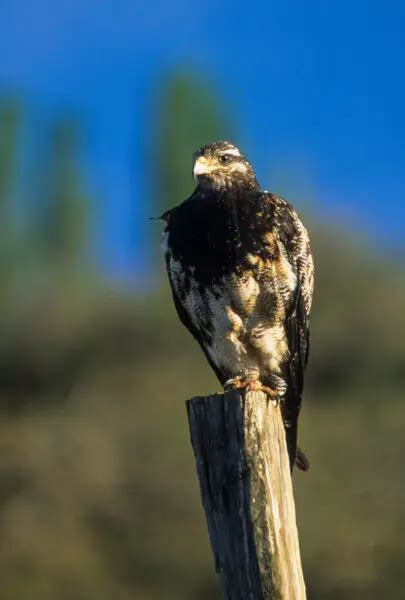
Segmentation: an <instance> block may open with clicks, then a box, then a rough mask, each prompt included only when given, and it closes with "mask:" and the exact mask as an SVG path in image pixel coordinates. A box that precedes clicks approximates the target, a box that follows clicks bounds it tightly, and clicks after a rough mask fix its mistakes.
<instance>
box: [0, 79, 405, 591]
mask: <svg viewBox="0 0 405 600" xmlns="http://www.w3.org/2000/svg"><path fill="white" fill-rule="evenodd" d="M194 86H195V84H194V83H193V82H191V80H188V81H185V80H184V79H183V78H180V79H178V78H177V77H175V78H174V79H173V81H169V82H168V91H167V95H166V101H165V104H164V105H163V106H162V107H161V113H162V114H161V115H160V117H161V119H163V122H166V126H165V127H164V128H163V129H162V131H164V132H165V135H164V136H162V148H161V151H162V154H161V156H162V157H163V158H162V159H161V163H160V190H161V193H160V199H159V201H157V203H158V204H159V203H160V205H159V207H158V208H159V209H164V208H165V207H166V206H167V207H168V206H170V205H172V204H173V203H175V202H177V201H179V200H181V198H182V197H183V196H184V194H186V193H187V192H188V187H187V186H188V182H187V183H185V175H184V168H185V167H184V165H185V162H184V161H186V162H187V164H188V165H189V164H190V162H191V161H190V151H191V150H193V149H194V148H195V147H196V146H198V145H199V144H201V143H202V142H203V141H206V139H207V137H206V135H208V132H209V131H211V130H210V129H209V127H208V124H207V128H206V129H204V126H205V121H204V119H207V120H208V121H209V123H211V124H213V123H215V122H216V121H215V118H214V117H211V116H209V115H211V114H216V111H218V114H219V112H220V109H217V108H216V104H215V103H216V100H215V97H214V94H213V93H211V92H207V97H210V98H211V101H210V102H211V106H212V112H211V108H207V107H205V104H204V102H203V103H202V104H203V105H202V106H201V107H200V108H198V110H197V113H195V112H194V111H195V107H196V104H195V103H196V102H197V99H198V98H199V94H200V91H201V90H199V91H198V93H197V92H195V93H193V90H194ZM205 108H206V111H207V112H204V110H205ZM15 110H16V109H15ZM10 114H18V113H17V112H15V113H14V112H13V110H11V113H10ZM207 114H208V116H207ZM13 118H15V117H13ZM195 122H198V123H199V125H198V127H197V126H196V127H197V129H195V130H194V129H193V127H194V126H195ZM2 123H3V121H2V117H1V118H0V128H1V127H3V125H2ZM210 127H211V125H210ZM215 127H216V125H215ZM215 127H214V126H213V129H212V137H216V136H217V130H216V128H215ZM10 129H11V130H12V131H14V134H13V135H12V136H11V138H10V141H9V143H7V144H5V146H4V148H3V146H2V145H1V144H0V148H1V150H0V162H1V163H2V164H0V174H1V175H0V177H1V178H3V179H2V181H4V182H7V183H6V184H3V183H1V186H2V187H1V190H3V191H2V193H3V194H4V195H5V196H7V197H8V195H9V191H8V190H11V189H12V183H13V178H14V174H13V173H14V172H15V171H14V169H15V166H13V165H14V160H11V159H10V152H12V155H13V156H14V152H15V150H14V149H13V148H15V143H16V142H15V138H14V136H17V131H18V128H17V127H16V126H14V125H13V127H11V128H9V129H7V131H10ZM218 131H220V132H221V131H222V129H221V128H220V129H219V130H218ZM177 132H178V135H177ZM210 135H211V134H210ZM220 137H224V136H222V135H221V136H220ZM78 140H80V130H78V129H77V125H75V126H74V127H73V128H71V126H70V125H67V122H65V121H64V122H63V123H62V122H61V124H60V125H57V126H56V127H55V129H54V130H53V131H52V132H51V134H50V140H49V148H51V149H52V150H50V153H49V157H48V158H46V160H44V165H47V166H46V169H48V171H47V172H48V174H49V178H48V179H47V182H48V184H49V188H48V193H46V194H44V200H43V204H41V206H40V209H41V210H43V211H44V214H43V217H44V218H39V219H38V221H37V223H38V224H41V225H40V226H41V227H43V224H46V225H45V231H44V230H43V229H39V231H40V233H39V235H40V236H41V238H42V240H43V241H44V242H45V241H46V243H44V244H43V246H42V247H43V249H44V250H43V252H42V253H41V259H40V262H38V267H37V271H36V272H35V273H34V274H31V275H30V277H28V276H27V277H26V279H25V280H24V281H23V282H21V281H20V283H19V285H18V286H15V285H14V286H12V285H10V281H9V280H8V279H3V288H2V296H1V299H2V301H1V304H0V306H1V313H0V323H1V331H2V335H1V337H0V410H1V419H0V440H1V442H0V445H1V452H0V575H1V581H2V584H1V588H2V592H1V598H2V599H4V600H28V599H30V600H31V599H32V598H41V599H43V600H55V599H58V600H91V599H93V598H97V600H100V599H105V600H110V599H112V598H120V599H122V600H127V599H128V600H130V599H131V600H133V599H134V598H136V599H137V600H158V599H159V600H161V599H164V600H171V599H173V600H174V599H176V600H178V599H192V600H206V599H211V598H213V599H214V598H219V588H218V583H217V579H216V576H215V574H214V572H213V563H212V557H211V553H210V549H209V544H208V537H207V532H206V527H205V523H204V516H203V511H202V508H201V504H200V499H199V491H198V485H197V481H196V475H195V470H194V464H193V455H192V450H191V446H190V443H189V439H188V428H187V424H186V412H185V406H184V400H185V399H187V398H188V397H191V396H193V395H196V394H205V393H209V392H211V391H214V390H218V389H219V386H218V383H217V382H216V380H215V378H214V376H213V375H212V373H211V372H210V370H209V367H208V366H207V365H206V363H205V359H204V358H203V356H202V355H201V352H200V351H199V349H198V348H197V346H196V344H195V343H194V342H193V340H192V339H190V336H189V335H188V334H187V332H186V331H185V330H184V329H183V328H182V327H181V326H180V324H179V322H178V319H177V317H176V315H175V311H174V308H173V305H172V300H171V298H170V294H169V291H168V285H167V282H166V281H163V280H159V285H157V287H156V290H155V292H154V293H153V294H152V293H147V292H146V291H145V292H141V291H138V293H137V294H134V293H130V292H128V291H125V290H122V289H120V288H119V287H117V286H113V285H112V283H111V282H105V284H103V285H100V283H98V284H97V285H89V282H88V281H86V280H85V278H83V279H82V280H79V284H78V283H77V281H76V280H75V281H73V278H72V277H71V269H70V266H72V265H75V269H77V268H79V269H80V265H82V264H83V262H84V261H81V260H78V257H82V256H83V255H84V254H85V247H86V244H87V243H88V241H89V240H88V238H89V236H90V233H91V231H90V232H89V229H88V223H89V221H91V205H90V204H89V202H88V195H87V194H86V193H83V191H82V190H83V187H82V185H83V184H82V179H81V177H82V175H80V173H81V168H82V165H81V163H80V162H79V158H78V157H79V154H78V152H79V150H78V148H79V146H78V144H79V142H78ZM165 157H166V158H165ZM12 174H13V176H12ZM183 186H186V187H183ZM186 188H187V189H186ZM4 190H6V191H4ZM165 190H167V194H166V193H165ZM286 191H287V192H288V190H286ZM291 200H292V201H294V200H295V199H294V198H291ZM297 200H299V199H297ZM4 203H5V198H0V205H3V204H4ZM295 203H296V204H297V207H298V208H305V207H300V206H299V202H295ZM4 219H6V217H4ZM306 220H307V221H308V223H309V228H310V231H311V235H312V238H313V244H314V251H315V257H316V265H317V286H316V295H315V302H314V312H313V319H312V354H311V360H310V366H309V371H308V385H307V388H306V394H305V402H304V408H303V411H302V417H301V428H300V444H301V446H302V447H303V448H304V449H305V451H306V452H307V454H308V456H309V457H310V459H311V464H312V468H311V470H310V471H309V473H308V474H306V475H303V474H300V473H295V474H294V486H295V492H296V498H297V511H298V521H299V529H300V541H301V548H302V554H303V561H304V571H305V575H306V581H307V586H308V589H309V597H310V598H311V599H312V600H318V599H319V600H320V599H325V598H328V599H331V600H335V599H336V600H338V599H339V600H340V599H342V600H343V599H345V600H346V599H351V598H353V599H356V600H357V599H360V600H362V599H364V600H366V599H367V600H370V599H371V600H373V599H377V598H380V597H382V596H385V597H387V598H400V597H402V595H403V588H404V583H405V576H404V572H403V568H402V562H403V556H404V554H405V541H404V536H403V534H402V529H403V527H402V524H403V522H404V519H405V482H404V479H403V477H402V475H401V470H402V457H403V448H402V446H403V429H404V425H405V405H404V403H403V402H402V397H403V387H404V380H405V364H404V362H405V353H404V348H403V345H404V344H403V340H404V339H405V321H404V319H403V318H402V310H403V306H404V304H405V277H404V271H403V270H402V268H400V267H399V266H398V265H397V264H393V263H392V262H389V261H388V260H384V259H383V258H382V253H381V248H376V247H373V246H372V245H371V244H370V243H367V242H364V241H363V240H362V239H361V238H360V237H359V238H358V239H351V238H350V237H349V236H348V235H347V234H346V233H345V232H344V230H343V229H342V228H339V227H338V226H336V225H333V226H332V225H330V224H328V223H325V222H321V221H320V220H319V219H318V218H317V217H316V215H312V216H311V215H310V216H309V217H307V219H306ZM3 226H4V223H3ZM36 235H38V232H36V231H35V228H33V239H28V238H27V240H26V244H27V247H30V244H31V245H32V248H36V246H37V241H36ZM33 251H34V250H33ZM17 254H18V253H17ZM55 260H56V261H57V263H58V264H60V263H62V264H63V265H64V267H63V268H61V270H59V269H57V272H53V275H51V276H46V277H45V276H44V272H45V273H46V272H47V270H48V268H49V265H50V264H54V261H55ZM41 261H42V262H41ZM13 264H17V262H16V263H13ZM69 265H70V266H69ZM66 266H67V267H68V268H65V267H66ZM19 269H21V265H19V266H18V267H16V270H19ZM51 272H52V271H51ZM61 273H62V276H61ZM91 283H92V284H94V281H93V280H92V282H91Z"/></svg>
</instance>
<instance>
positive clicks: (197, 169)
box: [193, 156, 211, 179]
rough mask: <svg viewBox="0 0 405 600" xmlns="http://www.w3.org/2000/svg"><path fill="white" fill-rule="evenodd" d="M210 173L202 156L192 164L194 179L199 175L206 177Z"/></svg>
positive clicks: (208, 166)
mask: <svg viewBox="0 0 405 600" xmlns="http://www.w3.org/2000/svg"><path fill="white" fill-rule="evenodd" d="M210 171H211V168H210V165H209V164H208V162H207V159H206V158H205V157H204V156H199V157H198V158H197V160H196V161H195V163H194V168H193V177H194V179H197V177H199V176H200V175H207V173H210Z"/></svg>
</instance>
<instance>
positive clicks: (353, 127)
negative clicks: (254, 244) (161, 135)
mask: <svg viewBox="0 0 405 600" xmlns="http://www.w3.org/2000/svg"><path fill="white" fill-rule="evenodd" d="M404 31H405V3H404V2H402V1H400V0H397V1H393V0H386V1H385V2H377V1H373V0H368V1H365V0H357V1H356V2H349V1H348V0H341V1H339V2H337V1H331V2H328V1H326V0H319V1H316V2H315V1H312V0H307V1H305V2H304V1H302V0H295V1H293V0H286V1H284V2H282V3H281V2H273V1H267V2H260V1H258V2H251V3H246V1H244V2H242V1H240V0H233V1H232V2H231V1H223V2H217V1H214V0H205V1H204V2H190V1H188V0H187V1H186V0H172V1H167V2H161V1H159V0H157V1H156V2H149V3H148V2H144V1H143V2H138V1H136V0H135V1H134V0H121V1H119V0H116V1H115V2H113V1H110V2H107V1H105V0H97V1H96V0H87V1H86V0H80V1H79V0H70V1H69V2H68V1H66V0H59V1H58V2H57V3H55V2H53V1H50V0H35V2H32V0H31V1H30V0H13V1H12V2H11V1H9V0H0V58H1V60H0V90H2V91H9V90H12V91H16V92H18V93H21V95H22V97H23V98H24V99H25V100H26V102H27V104H28V105H29V106H30V107H31V111H32V112H33V114H34V116H35V117H36V118H37V119H38V121H39V122H41V121H42V119H45V118H47V117H49V116H52V115H53V114H56V113H57V111H58V110H60V109H69V110H73V111H77V112H78V113H79V114H80V115H81V116H82V117H83V119H84V120H85V121H86V122H87V124H88V129H87V131H88V136H87V155H88V165H89V166H88V171H89V179H90V182H91V186H92V188H93V189H94V190H95V192H96V193H97V195H98V196H99V197H100V198H101V200H100V201H101V206H100V215H101V223H102V239H103V242H102V244H101V254H102V259H103V260H104V261H105V262H106V263H107V264H108V265H110V267H111V268H112V269H114V270H115V271H116V272H117V273H119V272H121V271H125V270H126V269H127V268H128V266H129V265H132V266H133V268H134V269H141V268H142V265H143V263H144V254H143V251H142V248H143V246H144V242H145V236H146V229H145V227H144V225H143V224H144V223H145V220H146V217H147V216H149V211H148V208H149V207H148V206H147V200H148V197H149V198H150V196H148V190H149V189H150V187H151V186H150V182H149V181H148V180H147V177H146V176H145V171H146V167H147V166H148V164H147V160H148V158H147V155H146V153H145V148H147V146H148V138H149V135H150V131H151V127H152V120H153V112H152V107H153V106H154V105H155V104H156V102H157V100H158V98H159V91H160V89H161V84H162V81H164V78H165V76H166V75H167V73H168V72H170V70H171V69H173V68H176V67H183V68H189V69H192V70H194V71H195V72H196V73H200V72H201V73H202V74H203V76H204V77H205V78H207V79H208V80H210V81H211V82H212V83H213V84H215V85H216V86H217V88H218V90H219V92H220V94H221V96H222V97H223V98H224V99H225V101H226V103H227V106H228V109H229V113H230V114H231V116H232V117H233V119H234V121H235V122H236V123H237V124H238V125H239V126H240V140H242V142H244V149H245V150H246V153H247V154H248V155H249V156H250V158H251V159H252V161H253V163H254V164H255V165H256V167H257V171H258V173H259V179H260V180H261V181H262V182H263V184H264V185H265V186H266V187H268V188H270V189H274V191H280V189H278V188H280V186H281V187H283V190H282V191H283V192H285V190H287V192H288V191H289V190H291V193H292V194H293V196H294V197H293V198H292V199H293V200H294V201H298V202H299V200H300V190H301V189H302V190H305V193H304V191H303V192H302V195H303V196H304V195H305V200H306V201H308V199H309V196H310V199H311V200H312V203H313V206H314V207H316V209H317V210H318V211H319V212H321V213H322V214H324V215H326V216H327V217H329V218H331V219H335V218H340V219H346V220H347V221H348V223H349V226H350V228H353V229H356V228H360V230H364V232H366V233H368V234H369V235H370V236H372V237H374V238H375V239H376V240H377V241H380V240H381V241H383V242H384V243H385V245H386V247H387V249H391V250H392V248H393V247H394V248H395V247H396V246H398V245H402V247H403V245H404V244H403V230H404V227H403V221H404V213H405V207H404V201H403V198H404V193H405V110H404V107H405V78H404V62H405V60H404V59H405V36H404V34H403V32H404ZM237 141H239V140H237ZM148 172H149V173H150V169H149V171H148ZM191 188H192V182H191V181H190V189H191ZM134 220H135V221H136V222H137V223H138V225H137V228H136V230H135V232H134V226H133V222H134ZM134 235H135V238H134Z"/></svg>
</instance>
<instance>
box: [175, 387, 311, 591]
mask: <svg viewBox="0 0 405 600" xmlns="http://www.w3.org/2000/svg"><path fill="white" fill-rule="evenodd" d="M187 409H188V417H189V426H190V435H191V442H192V445H193V449H194V454H195V458H196V464H197V473H198V477H199V481H200V488H201V496H202V502H203V506H204V510H205V515H206V519H207V523H208V532H209V537H210V540H211V546H212V550H213V553H214V559H215V566H216V570H217V572H218V573H219V575H220V579H221V586H222V596H223V598H224V599H225V600H268V599H271V600H279V599H282V600H304V599H305V598H306V593H305V584H304V578H303V574H302V568H301V558H300V551H299V543H298V533H297V526H296V519H295V506H294V497H293V490H292V483H291V476H290V467H289V461H288V454H287V447H286V441H285V433H284V427H283V422H282V418H281V414H280V408H279V407H278V406H274V404H273V403H271V402H269V401H268V399H267V397H266V396H265V394H263V392H247V393H246V394H243V393H240V392H239V391H229V392H226V393H225V394H214V395H212V396H208V397H205V398H203V397H197V398H193V399H192V400H189V401H188V402H187Z"/></svg>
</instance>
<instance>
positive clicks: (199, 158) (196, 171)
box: [193, 142, 259, 190]
mask: <svg viewBox="0 0 405 600" xmlns="http://www.w3.org/2000/svg"><path fill="white" fill-rule="evenodd" d="M193 158H194V164H193V175H194V179H196V181H197V183H198V185H199V186H200V187H203V188H212V189H216V190H220V189H224V188H230V187H247V188H256V187H259V184H258V182H257V179H256V175H255V172H254V170H253V167H252V165H251V164H250V162H249V161H248V160H247V159H246V158H245V157H244V156H243V154H242V153H241V151H240V150H239V149H238V148H237V147H236V146H234V145H233V144H231V143H230V142H214V143H213V144H207V145H206V146H203V147H202V148H199V149H198V150H197V151H196V152H195V153H194V156H193Z"/></svg>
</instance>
